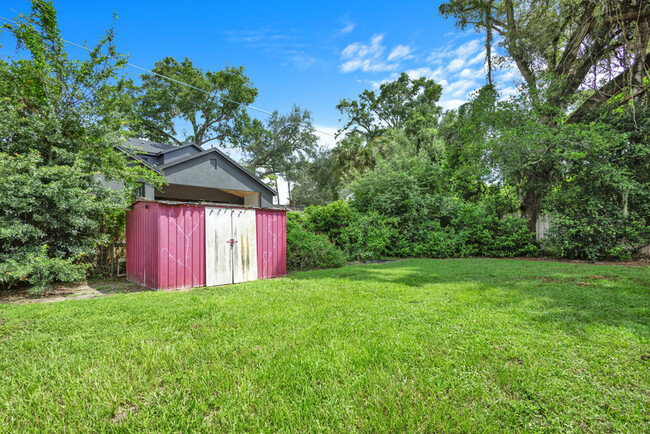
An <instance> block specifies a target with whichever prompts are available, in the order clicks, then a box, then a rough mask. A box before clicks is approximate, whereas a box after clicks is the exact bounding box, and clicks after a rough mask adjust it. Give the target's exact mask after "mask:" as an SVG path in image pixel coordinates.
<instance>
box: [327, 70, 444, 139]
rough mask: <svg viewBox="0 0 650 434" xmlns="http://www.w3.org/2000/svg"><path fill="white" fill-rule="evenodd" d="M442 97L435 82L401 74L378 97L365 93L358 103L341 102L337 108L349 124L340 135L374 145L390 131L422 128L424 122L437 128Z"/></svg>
mask: <svg viewBox="0 0 650 434" xmlns="http://www.w3.org/2000/svg"><path fill="white" fill-rule="evenodd" d="M441 94H442V86H440V85H439V84H436V83H435V82H434V81H433V80H431V79H427V78H426V77H421V78H418V79H415V80H413V79H411V78H410V77H409V76H408V75H407V74H406V73H402V74H400V76H399V77H398V78H397V79H396V80H394V81H391V82H388V83H383V84H381V85H380V86H379V92H378V93H375V91H370V90H365V91H363V92H362V93H361V94H359V99H358V100H349V99H342V100H341V101H340V102H339V104H338V105H337V106H336V108H337V109H338V110H339V111H340V112H341V114H342V115H343V116H344V118H345V121H346V123H345V125H344V126H343V128H342V129H341V130H340V131H339V133H341V132H343V131H349V132H351V133H358V134H361V135H363V136H364V137H365V138H366V140H367V141H368V142H371V141H372V140H373V139H376V138H378V137H379V136H381V135H382V134H383V133H385V132H386V131H387V130H388V129H391V128H404V127H407V128H408V129H409V130H410V131H414V130H416V129H419V128H422V127H423V122H422V120H423V119H424V120H426V122H427V123H429V122H430V123H431V124H433V125H435V119H436V117H437V115H439V114H440V112H441V109H440V107H438V106H436V102H438V100H439V99H440V95H441Z"/></svg>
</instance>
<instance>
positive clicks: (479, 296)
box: [0, 259, 650, 432]
mask: <svg viewBox="0 0 650 434" xmlns="http://www.w3.org/2000/svg"><path fill="white" fill-rule="evenodd" d="M649 343H650V268H649V267H644V268H626V267H622V266H595V265H578V264H567V263H553V262H531V261H514V260H492V259H467V260H407V261H398V262H391V263H386V264H375V265H359V266H349V267H345V268H342V269H336V270H324V271H313V272H305V273H296V274H293V275H291V276H289V277H287V278H282V279H274V280H266V281H258V282H251V283H248V284H243V285H232V286H226V287H217V288H201V289H196V290H194V291H189V292H142V293H131V294H119V295H115V296H111V297H104V298H97V299H92V300H80V301H62V302H56V303H50V304H46V303H35V304H29V305H6V304H5V305H0V430H2V431H14V432H22V431H46V430H47V431H56V432H62V431H64V430H67V431H113V430H116V431H141V430H153V431H174V432H192V431H225V430H234V431H245V430H250V431H273V432H276V431H305V430H308V429H310V430H314V431H337V432H342V431H349V430H352V431H408V432H413V431H427V432H432V431H433V432H446V431H453V432H456V431H473V432H474V431H555V430H562V431H580V432H584V431H591V432H603V431H626V432H630V431H631V432H643V431H645V432H647V431H648V430H649V429H650V346H649Z"/></svg>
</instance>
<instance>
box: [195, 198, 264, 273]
mask: <svg viewBox="0 0 650 434" xmlns="http://www.w3.org/2000/svg"><path fill="white" fill-rule="evenodd" d="M205 250H206V251H205V274H206V276H205V277H206V279H205V280H206V285H207V286H214V285H224V284H227V283H238V282H245V281H248V280H256V279H257V237H256V232H255V210H247V209H232V208H219V207H207V208H206V213H205Z"/></svg>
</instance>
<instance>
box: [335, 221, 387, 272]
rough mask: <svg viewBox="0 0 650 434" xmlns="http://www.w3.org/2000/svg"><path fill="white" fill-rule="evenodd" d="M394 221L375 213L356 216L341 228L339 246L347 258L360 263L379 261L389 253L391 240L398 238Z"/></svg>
mask: <svg viewBox="0 0 650 434" xmlns="http://www.w3.org/2000/svg"><path fill="white" fill-rule="evenodd" d="M393 224H394V221H392V220H391V219H388V218H385V217H382V216H380V215H379V214H378V213H376V212H370V213H368V214H362V215H358V216H357V218H356V219H354V220H353V221H351V222H350V224H349V225H348V226H347V227H345V228H343V230H342V232H341V236H340V240H341V245H340V247H341V248H342V249H344V250H345V251H346V252H347V254H348V255H349V257H351V258H355V259H357V260H360V261H367V260H370V259H379V258H381V257H382V256H386V255H389V254H390V253H391V245H392V244H393V240H394V238H395V237H397V236H398V231H397V229H396V228H395V227H394V226H393Z"/></svg>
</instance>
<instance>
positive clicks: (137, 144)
mask: <svg viewBox="0 0 650 434" xmlns="http://www.w3.org/2000/svg"><path fill="white" fill-rule="evenodd" d="M125 145H126V146H127V147H131V148H135V149H140V150H142V151H144V152H146V153H148V154H158V153H160V152H164V151H168V150H170V149H175V148H177V146H173V145H168V144H166V143H157V142H152V141H151V140H145V139H129V141H128V142H127V143H126V144H125Z"/></svg>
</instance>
